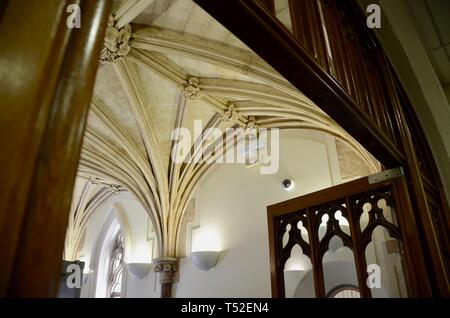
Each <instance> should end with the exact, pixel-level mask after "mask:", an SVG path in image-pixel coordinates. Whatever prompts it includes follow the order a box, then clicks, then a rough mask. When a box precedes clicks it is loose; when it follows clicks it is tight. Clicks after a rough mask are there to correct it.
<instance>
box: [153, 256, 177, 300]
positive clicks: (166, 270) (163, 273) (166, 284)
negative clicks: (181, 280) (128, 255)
mask: <svg viewBox="0 0 450 318" xmlns="http://www.w3.org/2000/svg"><path fill="white" fill-rule="evenodd" d="M153 264H155V272H156V273H159V282H160V283H161V298H172V284H173V283H176V282H177V281H178V259H176V258H173V257H161V258H155V259H154V260H153Z"/></svg>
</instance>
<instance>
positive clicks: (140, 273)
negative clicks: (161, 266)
mask: <svg viewBox="0 0 450 318" xmlns="http://www.w3.org/2000/svg"><path fill="white" fill-rule="evenodd" d="M150 266H151V264H149V263H128V264H127V268H128V273H130V275H131V276H132V277H133V278H138V279H142V278H144V277H145V276H146V275H147V274H148V271H149V270H150Z"/></svg>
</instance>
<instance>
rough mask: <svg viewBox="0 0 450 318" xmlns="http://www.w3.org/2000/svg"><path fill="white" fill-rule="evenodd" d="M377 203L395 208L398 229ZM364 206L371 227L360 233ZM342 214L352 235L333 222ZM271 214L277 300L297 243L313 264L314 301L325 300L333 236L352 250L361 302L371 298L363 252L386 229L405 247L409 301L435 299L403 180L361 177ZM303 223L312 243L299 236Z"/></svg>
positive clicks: (283, 205)
mask: <svg viewBox="0 0 450 318" xmlns="http://www.w3.org/2000/svg"><path fill="white" fill-rule="evenodd" d="M379 200H385V202H386V204H387V205H388V206H390V207H392V208H393V209H394V211H395V214H396V218H397V220H398V226H396V225H394V224H393V223H390V222H389V221H387V220H386V219H385V218H384V217H383V212H382V210H380V209H379V208H378V201H379ZM365 203H370V206H371V207H372V208H371V210H370V211H369V213H370V214H369V223H368V224H367V226H366V227H365V228H364V230H363V231H362V230H361V229H360V225H359V219H360V217H361V214H362V213H363V206H364V204H365ZM338 210H339V211H341V213H342V216H343V217H345V218H346V219H347V220H348V222H349V227H350V235H347V234H346V233H344V232H343V231H342V230H341V229H340V226H339V224H338V223H337V222H338V221H337V220H336V219H335V218H332V216H333V215H334V213H335V212H336V211H338ZM267 211H268V220H269V222H268V224H269V240H270V246H271V248H270V258H271V262H270V264H271V266H272V267H271V272H272V291H273V293H274V295H275V296H276V297H283V296H284V273H283V268H284V264H285V262H286V260H287V258H288V257H289V255H290V250H291V248H292V247H293V246H294V245H295V244H299V245H300V246H301V248H302V250H303V254H305V255H306V256H308V257H310V259H311V263H312V265H313V272H314V286H315V292H316V297H325V296H326V290H325V284H324V274H323V268H322V258H323V255H324V254H325V252H326V251H327V250H328V243H329V240H330V239H331V238H332V237H334V236H338V237H339V238H341V239H342V241H343V244H344V246H347V247H349V248H350V249H351V250H352V251H353V254H354V257H355V266H356V270H357V274H358V275H357V277H358V284H359V291H360V293H361V296H362V297H366V298H367V297H371V292H370V290H369V288H368V287H367V285H366V280H367V277H368V276H367V272H366V269H367V264H366V256H365V249H366V247H367V245H368V244H369V243H370V241H371V240H372V232H373V230H374V229H375V228H376V227H377V226H382V227H384V228H385V229H386V230H387V231H388V232H389V234H390V236H391V237H392V238H395V239H397V240H399V241H400V242H403V244H404V251H403V253H404V263H405V269H406V271H405V278H406V283H407V288H408V294H409V296H411V297H430V296H431V295H432V291H431V287H430V284H429V278H428V274H427V269H426V266H425V262H424V256H423V254H422V252H421V250H417V246H418V245H419V244H420V239H419V237H420V236H419V235H417V233H418V228H417V224H416V223H415V219H414V217H413V215H414V213H413V211H412V206H411V204H410V203H409V198H408V192H407V187H406V183H405V181H404V178H403V177H399V178H396V179H391V180H387V181H383V182H380V183H377V184H369V183H368V181H367V178H362V179H359V180H356V181H352V182H348V183H345V184H341V185H338V186H335V187H331V188H328V189H325V190H321V191H318V192H314V193H311V194H308V195H304V196H301V197H297V198H294V199H291V200H288V201H285V202H281V203H278V204H275V205H272V206H269V207H268V208H267ZM324 214H327V215H328V216H329V221H328V223H327V230H326V233H325V235H324V236H323V237H322V238H321V239H320V240H319V237H318V229H319V224H320V220H321V219H322V216H323V215H324ZM299 221H302V223H303V225H304V226H305V227H306V228H307V230H308V235H309V244H307V243H305V242H302V241H301V238H298V236H299V234H298V232H300V231H299V230H298V229H297V227H296V224H297V223H298V222H299ZM287 224H290V226H291V230H290V231H289V240H288V243H287V244H286V246H284V247H283V246H282V240H281V237H282V236H283V234H284V232H283V233H281V232H280V228H283V229H284V228H285V227H286V226H287ZM275 233H276V234H275Z"/></svg>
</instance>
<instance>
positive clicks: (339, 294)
mask: <svg viewBox="0 0 450 318" xmlns="http://www.w3.org/2000/svg"><path fill="white" fill-rule="evenodd" d="M327 297H328V298H361V295H360V293H359V290H358V287H356V286H353V285H340V286H338V287H336V288H334V289H333V290H331V291H330V292H329V293H328V296H327Z"/></svg>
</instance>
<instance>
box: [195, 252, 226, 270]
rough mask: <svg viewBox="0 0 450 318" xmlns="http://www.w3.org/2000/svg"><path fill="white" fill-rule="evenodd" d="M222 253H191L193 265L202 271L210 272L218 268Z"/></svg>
mask: <svg viewBox="0 0 450 318" xmlns="http://www.w3.org/2000/svg"><path fill="white" fill-rule="evenodd" d="M219 255H220V252H216V251H197V252H192V253H191V259H192V263H194V265H195V266H197V268H199V269H200V270H202V271H209V270H210V269H211V268H213V267H214V266H216V264H217V260H218V259H219Z"/></svg>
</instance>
